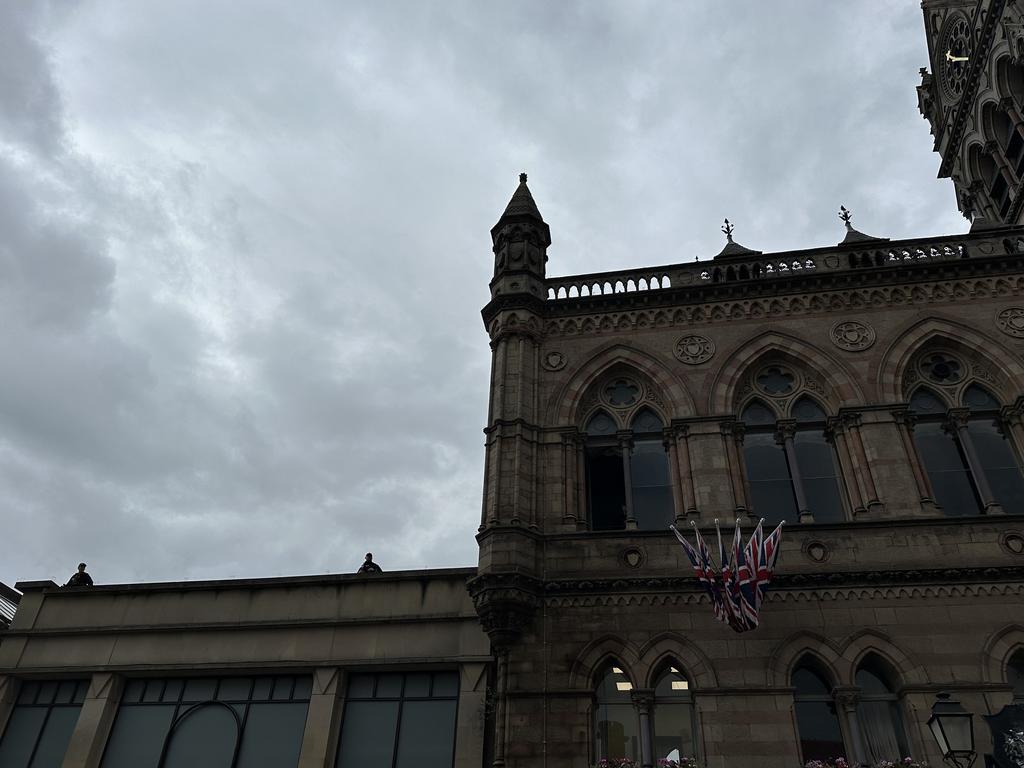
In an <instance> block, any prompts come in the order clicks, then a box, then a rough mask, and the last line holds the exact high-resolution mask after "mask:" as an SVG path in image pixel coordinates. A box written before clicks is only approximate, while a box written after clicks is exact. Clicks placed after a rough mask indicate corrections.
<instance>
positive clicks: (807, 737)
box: [790, 658, 846, 762]
mask: <svg viewBox="0 0 1024 768" xmlns="http://www.w3.org/2000/svg"><path fill="white" fill-rule="evenodd" d="M790 682H791V684H792V686H793V688H794V691H793V705H794V707H795V709H796V724H797V731H798V734H799V737H800V754H801V755H802V759H803V761H804V762H807V761H809V760H829V759H831V758H834V757H837V756H842V755H845V754H846V749H845V747H844V746H843V732H842V729H841V728H840V726H839V715H838V713H837V712H836V703H835V700H834V699H833V697H832V688H833V685H832V683H831V681H830V678H829V676H828V674H827V673H826V672H825V670H824V669H822V667H821V665H819V664H817V663H816V662H815V661H814V659H811V658H804V659H802V660H801V661H800V663H799V664H797V666H796V668H795V669H794V670H793V674H792V675H791V678H790Z"/></svg>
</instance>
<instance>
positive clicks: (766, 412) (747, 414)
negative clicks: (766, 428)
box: [740, 400, 775, 425]
mask: <svg viewBox="0 0 1024 768" xmlns="http://www.w3.org/2000/svg"><path fill="white" fill-rule="evenodd" d="M740 418H741V419H742V420H743V423H744V424H747V425H753V424H758V425H760V424H764V425H767V424H774V423H775V412H774V411H772V410H771V409H770V408H768V406H766V405H764V404H763V403H759V402H757V401H756V400H755V401H754V402H752V403H751V404H750V405H748V406H747V407H746V408H744V409H743V416H741V417H740Z"/></svg>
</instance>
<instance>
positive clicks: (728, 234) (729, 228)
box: [722, 219, 735, 243]
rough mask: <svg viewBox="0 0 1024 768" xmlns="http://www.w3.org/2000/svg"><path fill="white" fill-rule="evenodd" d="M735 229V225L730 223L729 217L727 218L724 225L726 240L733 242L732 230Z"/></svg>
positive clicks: (723, 230)
mask: <svg viewBox="0 0 1024 768" xmlns="http://www.w3.org/2000/svg"><path fill="white" fill-rule="evenodd" d="M734 229H735V227H734V226H733V225H732V224H730V223H729V220H728V219H726V220H725V226H723V227H722V232H723V233H724V234H725V238H726V240H728V241H729V242H730V243H731V242H732V232H733V230H734Z"/></svg>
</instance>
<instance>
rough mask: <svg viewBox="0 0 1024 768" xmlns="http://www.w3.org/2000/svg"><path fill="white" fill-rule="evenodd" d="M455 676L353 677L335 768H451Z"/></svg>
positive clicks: (453, 749) (453, 742)
mask: <svg viewBox="0 0 1024 768" xmlns="http://www.w3.org/2000/svg"><path fill="white" fill-rule="evenodd" d="M458 693H459V687H458V673H457V672H432V673H422V672H415V673H407V674H400V673H391V672H389V673H380V674H355V675H353V676H352V677H351V679H350V681H349V685H348V691H347V694H346V696H345V711H344V713H343V717H342V724H341V738H340V739H339V742H338V759H337V766H336V768H451V766H452V762H453V761H454V759H455V718H456V714H457V706H458Z"/></svg>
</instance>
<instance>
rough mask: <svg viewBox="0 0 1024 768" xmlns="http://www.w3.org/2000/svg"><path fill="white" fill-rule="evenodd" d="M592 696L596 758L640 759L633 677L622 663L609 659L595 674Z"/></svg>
mask: <svg viewBox="0 0 1024 768" xmlns="http://www.w3.org/2000/svg"><path fill="white" fill-rule="evenodd" d="M594 696H595V699H596V701H595V706H594V756H595V758H596V759H598V760H600V759H607V760H620V759H622V758H629V759H631V760H637V759H639V757H640V729H639V719H638V717H637V712H636V708H635V707H634V706H633V683H632V681H630V679H629V677H627V676H626V673H625V672H624V671H623V669H622V668H621V667H619V666H616V665H615V663H611V664H609V665H608V666H607V667H605V668H604V670H603V671H602V673H601V674H600V675H599V676H598V681H597V686H596V688H595V690H594Z"/></svg>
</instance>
